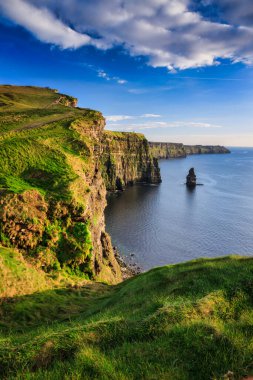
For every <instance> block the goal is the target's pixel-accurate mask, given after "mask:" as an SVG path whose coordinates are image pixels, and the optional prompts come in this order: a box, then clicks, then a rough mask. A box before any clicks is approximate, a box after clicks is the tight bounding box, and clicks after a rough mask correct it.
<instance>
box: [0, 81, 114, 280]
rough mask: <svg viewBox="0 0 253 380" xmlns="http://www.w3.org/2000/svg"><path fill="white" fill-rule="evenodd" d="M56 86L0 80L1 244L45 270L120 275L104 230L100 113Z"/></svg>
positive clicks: (105, 277)
mask: <svg viewBox="0 0 253 380" xmlns="http://www.w3.org/2000/svg"><path fill="white" fill-rule="evenodd" d="M76 102H77V100H76V99H75V98H73V97H71V96H68V95H64V94H59V93H58V92H57V91H56V90H51V89H48V88H38V87H15V86H0V195H1V198H0V243H1V244H2V245H4V246H6V247H15V248H18V249H19V250H21V251H22V252H23V254H24V257H25V258H27V259H29V260H30V259H33V260H35V261H36V263H37V264H38V265H40V267H41V269H43V270H44V271H45V272H60V271H64V272H65V273H67V272H68V273H69V274H70V275H71V276H73V275H74V276H75V275H78V276H80V277H82V278H83V279H94V278H97V279H103V280H105V281H108V282H114V283H115V282H118V281H120V280H121V273H120V268H119V265H118V263H117V262H116V260H115V258H114V254H113V250H112V247H111V242H110V238H109V237H108V235H107V234H106V233H105V225H104V208H105V205H106V199H105V195H106V189H105V185H104V183H103V179H102V176H101V172H102V170H101V169H100V167H101V163H100V154H101V152H102V139H103V128H104V124H105V123H104V118H103V117H102V115H101V113H100V112H97V111H93V110H90V109H81V108H76V107H75V106H76Z"/></svg>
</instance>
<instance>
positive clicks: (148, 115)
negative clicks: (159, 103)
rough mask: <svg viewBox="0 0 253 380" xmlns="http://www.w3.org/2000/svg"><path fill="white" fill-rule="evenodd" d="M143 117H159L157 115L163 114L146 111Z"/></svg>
mask: <svg viewBox="0 0 253 380" xmlns="http://www.w3.org/2000/svg"><path fill="white" fill-rule="evenodd" d="M141 117H147V118H157V117H161V115H157V114H155V113H144V115H141Z"/></svg>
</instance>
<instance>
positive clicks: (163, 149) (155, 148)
mask: <svg viewBox="0 0 253 380" xmlns="http://www.w3.org/2000/svg"><path fill="white" fill-rule="evenodd" d="M149 147H150V153H151V154H152V155H153V156H154V157H156V158H157V159H162V158H166V159H168V158H181V157H186V156H188V155H192V154H226V153H230V151H229V150H228V149H227V148H225V147H224V146H220V145H210V146H205V145H184V144H176V143H160V142H149Z"/></svg>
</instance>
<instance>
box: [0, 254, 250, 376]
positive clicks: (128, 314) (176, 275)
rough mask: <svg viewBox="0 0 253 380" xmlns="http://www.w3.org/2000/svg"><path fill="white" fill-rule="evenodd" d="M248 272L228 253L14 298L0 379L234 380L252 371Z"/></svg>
mask: <svg viewBox="0 0 253 380" xmlns="http://www.w3.org/2000/svg"><path fill="white" fill-rule="evenodd" d="M252 275H253V259H252V258H242V257H236V256H233V257H232V256H231V257H225V258H220V259H211V260H204V259H200V260H195V261H192V262H188V263H183V264H178V265H174V266H166V267H162V268H156V269H153V270H151V271H149V272H147V273H144V274H141V275H139V276H137V277H135V278H132V279H130V280H127V281H126V282H124V283H121V284H119V285H117V286H109V285H102V284H96V283H94V284H92V285H91V284H87V285H85V286H80V287H78V286H75V287H68V288H66V287H62V288H59V287H58V288H55V287H53V286H51V289H46V290H42V291H39V292H36V293H33V294H30V295H24V296H17V297H13V298H12V299H11V300H10V302H5V303H3V304H2V305H1V314H0V330H1V338H0V377H1V378H8V379H43V380H44V379H52V380H57V379H101V380H102V379H103V380H105V379H115V380H116V379H117V380H119V379H126V380H129V379H164V380H170V379H171V380H172V379H173V380H193V379H194V380H203V379H224V378H226V377H224V375H226V374H227V373H228V372H229V371H231V372H233V373H234V377H230V378H233V379H241V378H242V376H243V375H246V374H250V373H253V309H252V303H253V280H252V279H253V277H252ZM227 378H229V377H227Z"/></svg>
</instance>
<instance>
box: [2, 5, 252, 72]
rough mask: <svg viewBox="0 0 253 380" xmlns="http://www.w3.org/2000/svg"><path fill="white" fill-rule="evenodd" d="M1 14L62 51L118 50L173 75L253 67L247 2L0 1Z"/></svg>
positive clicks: (250, 22) (250, 7)
mask: <svg viewBox="0 0 253 380" xmlns="http://www.w3.org/2000/svg"><path fill="white" fill-rule="evenodd" d="M0 10H1V12H2V13H3V14H4V15H5V16H6V17H7V18H9V19H10V20H12V21H13V22H14V23H16V24H18V25H21V26H23V27H24V28H26V29H27V30H29V31H30V32H31V33H33V34H34V35H35V36H36V37H37V38H38V39H39V40H41V41H43V42H46V43H51V44H54V45H57V46H59V47H61V48H63V49H66V48H74V49H76V48H79V47H81V46H85V45H91V46H95V47H96V48H98V49H102V50H107V49H110V48H112V47H115V46H121V47H123V48H124V49H125V50H127V51H128V52H129V54H131V55H132V56H144V57H146V59H147V62H148V63H149V64H150V65H151V66H153V67H167V68H168V69H169V70H172V71H173V70H178V69H187V68H196V67H201V66H210V65H216V64H218V63H219V60H220V59H229V60H231V61H232V62H244V63H246V64H253V2H252V0H243V1H239V0H145V1H144V0H143V1H136V0H8V1H6V0H0Z"/></svg>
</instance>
